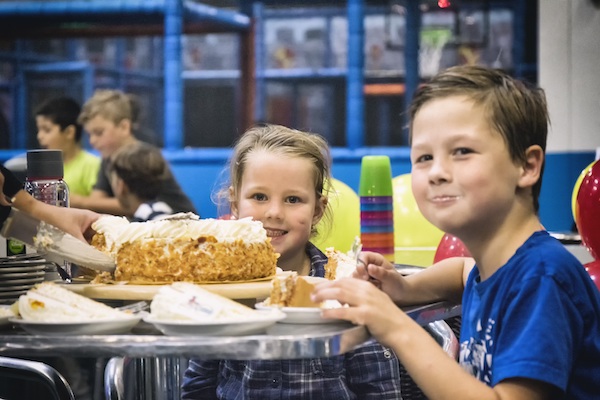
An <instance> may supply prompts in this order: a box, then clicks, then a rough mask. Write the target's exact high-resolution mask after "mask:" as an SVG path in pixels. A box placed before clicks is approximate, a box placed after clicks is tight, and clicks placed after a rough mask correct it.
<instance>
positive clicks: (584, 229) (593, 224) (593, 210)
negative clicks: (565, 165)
mask: <svg viewBox="0 0 600 400" xmlns="http://www.w3.org/2000/svg"><path fill="white" fill-rule="evenodd" d="M577 210H578V211H577V221H575V222H576V224H577V229H578V230H579V234H580V235H581V241H582V242H583V244H584V245H585V247H587V249H588V250H589V252H590V253H591V254H592V256H593V257H594V259H595V260H598V259H599V258H600V257H599V256H600V163H599V162H598V161H596V162H595V163H594V164H593V165H592V167H591V168H590V170H589V171H588V173H587V174H586V176H585V177H584V178H583V180H582V181H581V185H580V186H579V193H578V194H577Z"/></svg>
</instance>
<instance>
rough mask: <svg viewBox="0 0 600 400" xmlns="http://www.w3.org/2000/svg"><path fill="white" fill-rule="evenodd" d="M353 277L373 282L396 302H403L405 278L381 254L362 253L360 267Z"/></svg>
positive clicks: (358, 266) (359, 261) (357, 267)
mask: <svg viewBox="0 0 600 400" xmlns="http://www.w3.org/2000/svg"><path fill="white" fill-rule="evenodd" d="M352 277H353V278H357V279H361V280H364V281H369V282H371V283H372V284H373V285H375V286H376V287H377V288H379V289H380V290H382V291H384V292H385V293H387V295H388V296H390V298H391V299H392V300H393V301H394V302H399V301H400V300H401V293H402V289H403V287H404V285H405V282H404V278H403V277H402V275H400V274H399V273H398V272H397V271H396V269H395V268H394V266H393V265H392V264H391V263H390V262H389V261H387V260H386V259H385V258H384V257H383V256H382V255H381V254H379V253H373V252H370V251H365V252H362V253H360V256H359V260H358V265H357V266H356V270H355V271H354V273H353V274H352Z"/></svg>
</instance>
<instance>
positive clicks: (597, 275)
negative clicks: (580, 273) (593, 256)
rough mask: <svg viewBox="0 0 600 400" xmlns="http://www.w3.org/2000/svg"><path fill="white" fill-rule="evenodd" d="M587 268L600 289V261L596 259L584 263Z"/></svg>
mask: <svg viewBox="0 0 600 400" xmlns="http://www.w3.org/2000/svg"><path fill="white" fill-rule="evenodd" d="M584 267H585V270H586V271H587V272H588V274H590V277H591V278H592V280H593V281H594V283H595V284H596V287H597V288H598V290H600V261H598V260H594V261H592V262H589V263H587V264H585V265H584Z"/></svg>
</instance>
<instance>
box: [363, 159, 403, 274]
mask: <svg viewBox="0 0 600 400" xmlns="http://www.w3.org/2000/svg"><path fill="white" fill-rule="evenodd" d="M358 194H359V196H360V239H361V241H362V246H363V250H364V251H374V252H377V253H380V254H382V255H383V256H384V257H385V258H386V259H387V260H389V261H391V262H394V200H393V194H394V192H393V185H392V168H391V165H390V159H389V157H387V156H365V157H363V159H362V164H361V169H360V185H359V191H358Z"/></svg>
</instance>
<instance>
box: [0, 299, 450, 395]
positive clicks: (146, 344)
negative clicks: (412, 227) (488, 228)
mask: <svg viewBox="0 0 600 400" xmlns="http://www.w3.org/2000/svg"><path fill="white" fill-rule="evenodd" d="M405 311H406V312H407V314H408V315H409V316H411V317H412V318H413V319H414V320H415V321H417V322H418V323H419V324H420V325H426V324H428V323H430V322H433V321H438V320H443V319H447V318H450V317H452V316H456V315H459V314H460V305H454V304H449V303H444V302H439V303H434V304H428V305H424V306H419V307H410V308H406V309H405ZM369 337H370V335H369V333H368V331H367V329H366V328H365V327H364V326H356V325H352V324H350V323H345V322H344V323H337V322H336V323H328V324H311V325H304V324H282V323H277V324H275V325H274V326H272V327H271V328H268V329H267V331H266V332H265V333H264V334H259V335H251V336H221V337H203V336H166V335H161V334H158V331H156V330H155V329H154V327H153V326H151V325H148V324H145V323H143V322H142V323H140V324H139V325H138V326H137V327H136V328H134V330H133V331H132V333H131V334H125V335H74V336H70V335H66V336H44V335H30V334H27V333H25V332H24V331H22V330H21V329H18V328H11V329H8V330H4V331H0V354H1V355H2V356H9V357H10V356H12V357H46V356H58V357H106V358H111V357H116V356H118V357H123V356H124V357H129V358H134V359H135V360H136V368H137V371H136V374H137V375H138V376H137V380H138V382H139V383H138V385H139V386H140V392H143V393H140V394H139V395H140V396H141V397H139V398H140V399H143V398H147V399H155V400H163V399H164V400H166V399H177V398H179V397H177V396H178V395H179V387H180V380H181V360H182V358H190V357H197V358H204V359H237V360H248V359H262V360H266V359H299V358H320V357H331V356H335V355H339V354H343V353H345V352H347V351H350V350H352V349H353V348H355V347H356V346H358V345H360V344H361V343H364V342H365V341H366V340H368V339H369Z"/></svg>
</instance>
